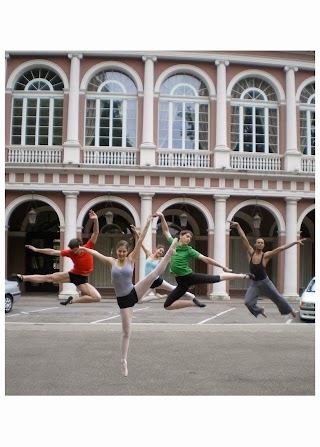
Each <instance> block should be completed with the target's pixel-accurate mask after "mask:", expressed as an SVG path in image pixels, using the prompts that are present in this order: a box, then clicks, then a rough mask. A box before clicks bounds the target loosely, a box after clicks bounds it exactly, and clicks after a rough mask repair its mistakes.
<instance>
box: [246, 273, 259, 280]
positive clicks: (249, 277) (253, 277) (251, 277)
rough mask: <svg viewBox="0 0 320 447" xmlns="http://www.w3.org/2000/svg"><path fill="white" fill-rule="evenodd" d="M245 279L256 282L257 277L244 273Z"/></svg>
mask: <svg viewBox="0 0 320 447" xmlns="http://www.w3.org/2000/svg"><path fill="white" fill-rule="evenodd" d="M243 279H252V280H255V279H256V277H255V275H254V274H253V273H244V277H243Z"/></svg>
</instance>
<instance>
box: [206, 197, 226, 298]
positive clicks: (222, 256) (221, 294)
mask: <svg viewBox="0 0 320 447" xmlns="http://www.w3.org/2000/svg"><path fill="white" fill-rule="evenodd" d="M213 197H214V200H215V208H214V255H213V259H215V260H216V261H218V262H219V263H221V264H222V265H226V263H227V252H226V245H227V244H226V235H227V234H229V228H228V230H227V228H226V218H227V217H226V204H227V199H228V198H229V197H230V196H228V195H225V194H221V195H214V196H213ZM213 272H214V275H221V273H223V270H221V268H219V267H214V268H213ZM226 290H227V283H226V281H221V282H219V283H216V284H214V286H213V292H212V293H211V294H210V299H212V300H230V296H229V295H228V294H227V292H226Z"/></svg>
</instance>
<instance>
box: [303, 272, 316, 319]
mask: <svg viewBox="0 0 320 447" xmlns="http://www.w3.org/2000/svg"><path fill="white" fill-rule="evenodd" d="M300 318H301V320H315V318H316V279H315V278H312V280H311V281H310V282H309V284H308V285H307V287H306V288H305V290H304V291H303V293H302V294H301V297H300Z"/></svg>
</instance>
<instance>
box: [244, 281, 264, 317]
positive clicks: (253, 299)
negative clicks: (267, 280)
mask: <svg viewBox="0 0 320 447" xmlns="http://www.w3.org/2000/svg"><path fill="white" fill-rule="evenodd" d="M259 282H260V281H259ZM259 295H261V293H260V288H259V285H258V284H257V283H256V284H251V285H250V287H249V289H248V290H247V292H246V296H245V297H244V304H245V305H246V306H247V308H248V310H249V311H250V312H251V313H252V315H254V316H255V317H256V318H257V316H258V315H259V314H261V315H263V316H264V317H266V314H265V312H264V308H263V307H259V306H258V305H257V301H258V297H259Z"/></svg>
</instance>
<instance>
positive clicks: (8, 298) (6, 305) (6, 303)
mask: <svg viewBox="0 0 320 447" xmlns="http://www.w3.org/2000/svg"><path fill="white" fill-rule="evenodd" d="M12 304H13V298H12V296H11V295H6V296H5V298H4V308H5V313H6V314H7V313H8V312H11V311H12Z"/></svg>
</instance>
